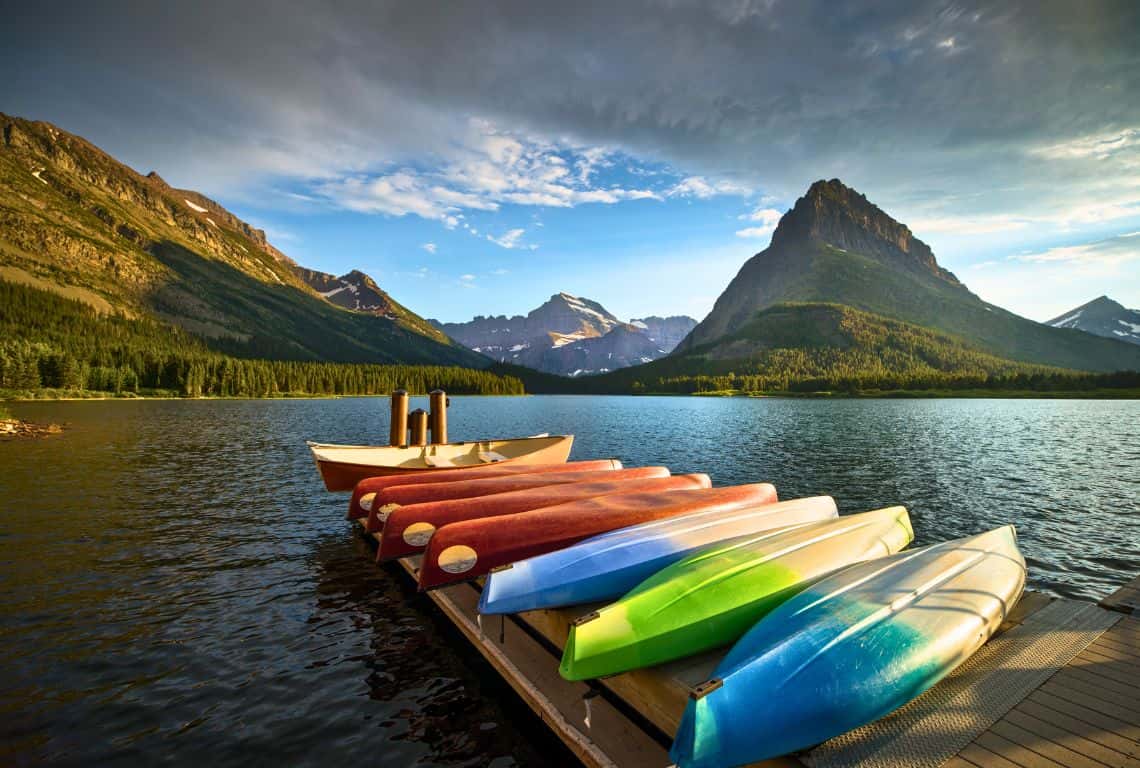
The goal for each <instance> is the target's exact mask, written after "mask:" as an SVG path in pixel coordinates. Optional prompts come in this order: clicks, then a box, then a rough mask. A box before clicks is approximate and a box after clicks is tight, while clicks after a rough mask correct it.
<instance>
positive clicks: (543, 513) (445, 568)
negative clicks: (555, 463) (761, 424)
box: [420, 475, 777, 589]
mask: <svg viewBox="0 0 1140 768" xmlns="http://www.w3.org/2000/svg"><path fill="white" fill-rule="evenodd" d="M682 477H685V476H682ZM687 477H694V476H691V475H690V476H687ZM695 477H699V478H701V479H702V480H703V481H704V483H705V484H706V487H704V488H701V489H698V490H688V491H686V490H678V491H675V492H672V493H666V494H662V493H659V492H657V493H633V492H630V493H621V494H616V495H608V496H602V497H599V498H591V499H587V500H584V501H579V502H574V503H570V504H563V505H560V506H555V507H547V508H545V509H539V510H535V511H532V512H523V513H520V514H517V515H511V516H510V517H509V518H508V519H505V520H489V519H483V520H470V521H467V522H462V523H456V524H454V525H448V526H444V527H443V528H441V529H440V530H439V532H438V533H437V534H436V536H434V537H433V538H432V540H431V543H430V544H429V545H428V548H427V552H425V554H424V558H423V561H422V562H421V563H420V587H421V588H423V589H429V588H432V587H438V586H442V585H444V584H449V583H452V582H455V581H463V580H465V579H472V578H475V577H477V576H481V575H483V574H486V573H488V572H489V571H490V570H491V569H492V568H497V567H499V566H505V565H508V564H511V563H514V562H516V561H519V560H523V559H525V558H529V557H534V556H536V555H541V554H543V553H546V552H552V551H555V550H558V549H561V548H563V547H567V546H570V545H572V544H575V543H577V542H579V541H581V540H583V539H585V538H587V537H589V536H593V535H596V534H599V533H604V532H606V531H612V530H615V529H617V528H624V527H627V526H630V525H635V524H637V523H645V522H650V521H653V520H663V519H666V518H671V517H676V516H678V515H683V514H687V513H692V512H695V511H699V510H706V511H709V512H710V513H711V512H716V511H719V512H721V513H723V514H729V513H732V512H735V511H739V510H741V509H745V508H753V507H756V506H760V505H763V504H770V503H773V502H775V501H776V500H777V499H776V489H775V487H773V486H772V485H769V484H767V483H757V484H754V485H737V486H731V487H726V488H709V487H707V481H708V478H707V476H705V475H699V476H695Z"/></svg>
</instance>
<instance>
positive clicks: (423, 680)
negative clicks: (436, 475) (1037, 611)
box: [0, 397, 1140, 766]
mask: <svg viewBox="0 0 1140 768" xmlns="http://www.w3.org/2000/svg"><path fill="white" fill-rule="evenodd" d="M413 407H425V408H426V407H427V406H426V399H420V398H417V399H414V402H413ZM387 408H388V406H387V401H385V400H382V399H343V400H277V401H145V402H114V401H111V402H74V403H18V404H13V405H11V410H12V411H13V413H14V414H15V415H16V416H18V417H21V418H25V419H28V420H32V421H56V422H61V423H64V424H65V425H66V426H67V430H66V432H65V433H64V434H63V435H60V436H56V437H50V438H46V439H42V440H10V441H3V442H0V499H3V502H2V503H3V507H2V512H0V535H2V537H3V539H2V541H3V554H2V556H0V582H2V592H0V594H2V596H0V622H2V623H0V626H2V631H0V721H2V722H0V763H3V764H28V763H35V762H42V761H50V762H52V763H55V764H60V765H89V764H92V763H96V762H98V763H100V764H105V765H106V764H123V765H127V764H131V765H133V764H138V763H154V762H158V761H160V760H161V761H163V762H166V763H169V764H176V765H195V764H198V763H202V762H205V761H209V762H210V763H211V764H212V765H231V764H243V765H244V764H250V763H264V764H270V763H277V764H285V765H305V764H314V765H316V764H349V763H355V762H357V761H366V762H367V763H368V764H376V763H379V764H383V765H394V766H397V765H399V766H402V765H409V764H413V763H416V764H420V765H439V766H483V765H494V766H507V765H533V764H542V765H558V764H567V765H570V764H573V761H572V760H571V758H570V757H569V755H568V753H566V752H565V751H563V750H562V748H561V745H560V744H558V743H557V742H554V740H553V739H552V737H550V736H549V735H548V734H547V733H546V732H545V729H544V726H542V725H541V724H540V723H538V721H537V720H536V719H534V718H533V717H532V716H531V715H530V713H529V711H528V710H526V709H525V708H524V707H522V705H520V704H519V703H518V702H516V701H515V698H514V695H513V694H512V692H511V691H510V689H509V688H507V687H506V686H505V685H504V684H503V683H502V682H501V681H500V680H498V678H497V677H496V676H495V675H494V673H493V672H492V671H491V670H490V668H489V667H488V666H487V665H485V664H484V663H483V661H482V659H481V657H479V656H478V654H477V653H476V652H474V651H473V650H471V649H470V648H469V647H468V646H467V645H466V643H465V642H464V641H463V640H462V638H461V637H460V636H459V635H458V634H457V633H456V632H454V631H453V630H452V629H451V628H450V627H449V626H448V625H447V623H446V621H444V620H443V619H441V618H440V617H439V616H438V615H437V614H436V613H435V612H434V611H433V610H432V607H431V602H430V601H429V600H427V599H426V598H424V597H423V596H419V595H416V594H415V593H414V591H412V590H411V589H409V588H408V586H407V584H406V582H405V580H404V579H403V578H402V576H401V575H400V574H399V573H398V572H397V571H395V570H392V569H382V568H378V567H377V566H376V565H375V564H374V563H373V562H372V560H371V551H370V548H369V547H368V545H367V544H366V543H365V542H364V541H363V540H362V539H361V538H360V537H359V536H358V535H357V534H356V533H355V531H354V530H353V528H352V526H351V525H349V524H348V523H347V522H346V521H345V520H344V511H345V505H346V501H347V499H346V497H345V496H343V495H332V494H328V493H326V492H325V491H324V490H323V487H322V485H321V483H320V480H319V478H318V476H317V472H316V469H315V467H314V466H313V463H312V461H311V459H310V457H309V453H308V451H307V449H306V448H305V446H304V441H305V440H306V439H315V440H320V441H323V442H345V443H367V442H383V441H384V440H385V439H386V436H387V433H388V416H387ZM539 431H550V432H570V433H574V434H576V435H577V440H576V442H575V447H574V452H573V457H572V458H587V457H605V456H616V457H618V458H620V459H621V460H622V461H624V462H626V463H627V464H629V465H638V464H665V465H668V466H669V467H671V468H672V469H673V470H674V471H675V472H697V471H699V472H707V473H708V474H709V475H711V476H712V478H713V481H714V482H716V483H718V484H728V483H743V482H752V481H771V482H774V483H775V484H776V486H777V488H778V489H779V491H780V494H781V496H782V497H783V498H794V497H797V496H806V495H815V494H825V493H826V494H831V495H833V496H834V497H835V498H836V500H837V501H838V503H839V505H840V510H841V511H842V512H856V511H862V510H866V509H871V508H875V507H882V506H886V505H890V504H904V505H906V506H907V507H908V508H909V509H910V510H911V515H912V520H913V522H914V526H915V533H916V537H917V540H916V545H921V544H926V543H932V542H936V541H940V540H944V539H949V538H955V537H959V536H964V535H967V534H971V533H975V532H978V531H982V530H985V529H988V528H991V527H994V526H997V525H1001V524H1004V523H1009V522H1012V523H1015V524H1016V525H1017V528H1018V533H1019V536H1020V542H1021V546H1022V549H1023V551H1024V553H1025V555H1026V558H1027V560H1028V562H1029V567H1030V584H1031V586H1032V587H1033V588H1035V589H1039V590H1044V591H1046V592H1051V593H1054V594H1058V595H1065V596H1070V597H1081V598H1089V599H1092V598H1096V597H1099V596H1101V595H1104V594H1106V593H1108V592H1110V591H1111V590H1112V589H1114V588H1115V587H1116V586H1117V585H1119V584H1121V583H1123V582H1124V581H1126V580H1128V579H1130V578H1132V577H1133V576H1134V575H1135V574H1136V572H1137V571H1138V570H1140V402H1135V401H1095V400H1087V401H1079V400H825V399H818V400H808V399H744V398H733V399H716V398H650V397H645V398H635V397H526V398H476V397H456V398H453V407H452V408H451V410H450V412H449V432H450V434H451V437H452V439H454V440H462V439H469V438H476V437H485V436H489V435H496V436H516V435H525V434H533V433H535V432H539Z"/></svg>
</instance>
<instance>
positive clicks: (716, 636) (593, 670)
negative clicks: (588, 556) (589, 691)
mask: <svg viewBox="0 0 1140 768" xmlns="http://www.w3.org/2000/svg"><path fill="white" fill-rule="evenodd" d="M912 538H913V533H912V531H911V526H910V518H909V517H908V516H907V512H906V510H905V509H904V508H902V507H890V508H888V509H880V510H877V511H874V512H864V513H863V514H859V515H847V516H845V517H839V518H835V519H834V520H827V521H824V522H820V523H811V524H809V525H804V526H798V527H796V528H792V529H790V530H782V531H781V530H775V531H766V532H763V533H759V534H757V535H755V536H751V537H746V538H744V539H739V540H736V541H733V542H731V543H728V544H724V545H722V546H718V547H713V548H712V549H709V550H705V551H703V552H701V553H699V554H696V555H692V556H691V557H687V558H685V559H684V560H681V561H679V562H677V563H675V564H673V565H671V566H669V567H667V568H664V569H663V570H661V571H659V572H658V573H656V574H655V575H653V576H652V577H650V578H649V579H646V580H645V581H643V582H642V583H641V584H639V585H638V586H637V587H636V588H634V590H633V591H631V592H630V593H629V594H627V595H626V596H625V597H623V598H622V599H620V600H618V601H617V602H616V603H612V604H611V605H607V606H606V607H604V608H602V609H601V610H599V611H596V612H594V613H592V614H588V615H587V616H584V617H582V618H581V619H579V620H578V621H577V622H575V624H574V625H573V626H571V627H570V636H569V638H568V639H567V641H566V647H565V649H564V651H563V654H562V664H561V666H560V667H559V671H560V672H561V673H562V676H563V677H565V678H566V679H568V680H586V679H589V678H593V677H604V676H606V675H613V674H617V673H619V672H625V671H627V670H630V669H637V668H639V667H648V666H652V665H654V664H661V663H662V662H666V661H670V660H672V659H679V658H682V657H685V656H691V655H693V654H696V653H700V652H701V651H706V650H709V649H710V648H717V647H720V646H723V645H728V644H730V643H733V642H735V641H736V640H738V639H739V638H740V636H741V635H743V634H744V633H745V632H747V631H748V629H749V628H751V627H752V625H753V624H755V623H756V622H757V621H758V620H759V619H760V618H761V617H762V616H764V614H766V613H768V612H769V611H771V610H772V609H774V608H775V607H776V606H778V605H780V603H782V602H784V601H785V600H787V599H788V598H790V597H791V596H792V595H794V594H796V593H797V592H799V591H800V590H802V589H804V588H805V587H806V586H808V585H809V584H810V583H811V582H812V581H815V580H816V579H819V578H821V577H823V576H826V575H827V574H829V573H831V572H832V571H835V570H837V569H839V568H843V567H844V566H847V565H851V564H852V563H857V562H860V561H862V560H868V559H870V558H874V557H881V556H883V555H889V554H892V553H894V552H897V551H899V550H900V549H902V548H903V547H905V546H906V545H907V544H909V543H910V542H911V539H912Z"/></svg>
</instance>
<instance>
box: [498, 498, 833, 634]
mask: <svg viewBox="0 0 1140 768" xmlns="http://www.w3.org/2000/svg"><path fill="white" fill-rule="evenodd" d="M836 515H837V510H836V507H835V500H834V499H832V498H831V497H830V496H815V497H812V498H808V499H793V500H791V501H782V502H779V503H776V504H763V505H758V506H753V507H746V508H744V509H739V510H735V511H732V512H725V511H724V510H723V509H720V508H712V509H703V510H701V511H699V512H692V513H689V514H686V515H681V516H679V517H671V518H667V519H665V520H657V521H654V522H651V523H642V524H640V525H633V526H630V527H628V528H620V529H618V530H616V531H610V532H608V533H603V534H601V535H600V536H594V537H592V538H589V539H586V540H585V541H582V542H580V543H578V544H575V545H573V546H570V547H567V548H565V549H560V550H557V551H555V552H549V553H547V554H544V555H539V556H538V557H532V558H529V559H527V560H521V561H519V562H516V563H515V564H514V565H512V566H511V567H510V568H506V569H503V570H499V571H495V572H494V573H492V574H491V575H490V576H488V577H487V583H486V584H485V585H484V586H483V593H482V595H480V597H479V612H480V613H489V614H494V613H519V612H521V611H534V610H538V609H540V608H555V607H558V606H564V605H577V604H580V603H594V602H601V601H609V600H616V599H617V598H619V597H621V596H622V595H624V594H625V593H626V592H629V591H630V590H631V589H633V588H634V587H636V586H637V585H638V584H640V583H641V582H642V581H644V580H645V579H648V578H649V577H650V576H652V575H653V574H655V573H657V572H658V571H660V570H661V569H662V568H664V567H666V566H668V565H672V564H673V563H675V562H677V561H678V560H681V559H683V558H685V557H687V556H689V555H692V554H694V553H696V552H697V551H699V550H701V549H704V548H706V547H710V546H713V545H716V544H718V543H721V542H727V541H729V540H732V539H736V538H739V537H741V536H750V535H752V534H756V533H759V532H761V531H769V530H773V529H776V528H782V527H786V526H792V525H804V524H807V523H816V522H820V521H821V520H829V519H832V518H834V517H835V516H836Z"/></svg>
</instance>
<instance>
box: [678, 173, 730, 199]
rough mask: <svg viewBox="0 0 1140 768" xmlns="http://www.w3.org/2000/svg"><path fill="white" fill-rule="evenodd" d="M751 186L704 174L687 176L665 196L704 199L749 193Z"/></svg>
mask: <svg viewBox="0 0 1140 768" xmlns="http://www.w3.org/2000/svg"><path fill="white" fill-rule="evenodd" d="M751 193H752V188H751V187H749V186H747V185H745V184H742V183H740V182H737V181H730V180H727V179H721V180H710V179H707V178H705V177H704V176H687V177H686V178H684V179H681V180H680V181H678V182H677V183H676V184H674V185H673V186H672V187H670V188H669V190H668V191H667V192H666V193H665V195H666V197H695V198H698V199H700V200H706V199H708V198H710V197H716V196H718V195H741V196H744V195H749V194H751Z"/></svg>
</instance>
